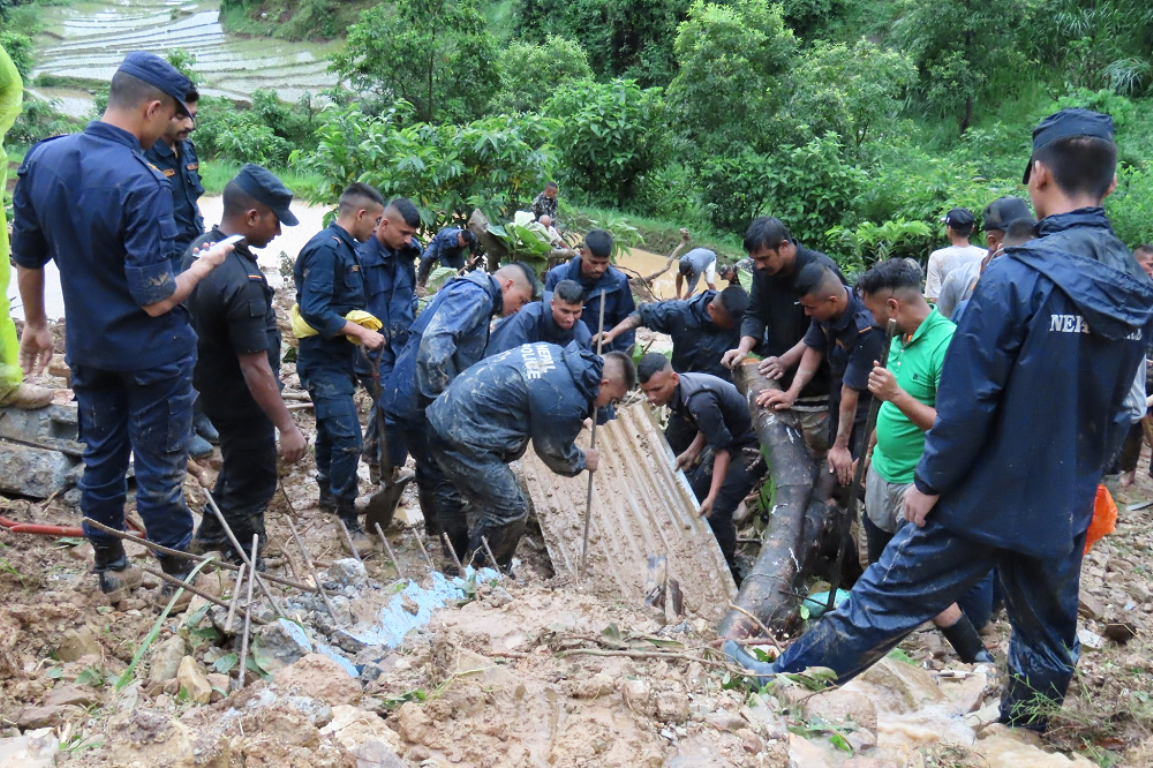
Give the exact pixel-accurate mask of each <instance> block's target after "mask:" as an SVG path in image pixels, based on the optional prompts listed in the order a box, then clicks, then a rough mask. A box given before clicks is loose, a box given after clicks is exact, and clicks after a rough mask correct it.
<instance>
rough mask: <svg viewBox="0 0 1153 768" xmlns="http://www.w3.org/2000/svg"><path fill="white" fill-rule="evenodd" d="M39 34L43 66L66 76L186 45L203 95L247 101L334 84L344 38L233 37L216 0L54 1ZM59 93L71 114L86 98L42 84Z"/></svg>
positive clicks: (103, 72) (107, 73)
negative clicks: (261, 94)
mask: <svg viewBox="0 0 1153 768" xmlns="http://www.w3.org/2000/svg"><path fill="white" fill-rule="evenodd" d="M44 12H45V23H44V27H45V31H44V33H43V34H41V35H40V36H39V37H38V38H37V40H36V48H37V51H36V52H37V64H38V66H37V68H36V71H35V74H36V75H39V74H41V73H44V74H49V75H57V76H61V77H69V78H78V79H83V80H92V81H94V82H107V81H108V80H109V78H111V77H112V74H113V73H114V72H115V71H116V67H117V65H118V64H119V63H120V60H121V59H122V58H123V57H124V54H125V53H127V52H128V51H133V50H145V51H154V52H156V53H158V54H161V55H164V54H166V53H168V52H169V51H171V50H173V49H175V48H183V49H185V50H187V51H189V52H190V53H192V54H194V55H195V56H196V70H197V72H199V73H200V74H201V76H202V77H203V78H204V81H205V86H204V87H203V88H202V89H201V91H202V92H203V93H206V94H209V95H213V96H225V97H229V98H232V99H237V100H247V99H248V98H249V97H250V96H251V95H252V92H253V91H255V90H257V89H258V88H268V89H275V90H276V91H277V92H278V93H279V94H280V97H281V98H282V99H284V100H285V101H295V100H296V99H298V98H299V97H300V96H302V95H303V94H304V93H306V92H313V93H315V92H317V91H319V90H321V89H324V88H327V87H329V86H331V85H334V84H335V83H336V76H335V75H333V74H331V73H329V72H328V71H327V67H328V64H327V61H326V57H327V56H328V54H329V53H331V52H332V51H333V50H334V49H335V48H336V47H338V46H339V45H340V43H327V44H315V43H301V42H287V41H282V40H275V39H270V38H246V37H242V36H237V35H229V34H226V33H225V32H224V29H223V28H222V27H221V25H220V4H219V3H218V2H199V3H196V2H193V3H190V2H184V1H182V0H121V2H113V1H106V2H92V3H80V4H76V5H71V6H67V7H49V8H45V9H44ZM36 90H37V91H38V92H42V93H43V94H44V95H46V96H50V97H53V98H60V99H61V100H62V102H64V106H65V107H66V108H67V109H68V111H69V112H73V113H76V112H77V110H78V109H80V107H81V106H82V104H80V103H77V102H83V98H82V97H79V98H78V96H77V91H76V90H75V89H54V88H38V89H36Z"/></svg>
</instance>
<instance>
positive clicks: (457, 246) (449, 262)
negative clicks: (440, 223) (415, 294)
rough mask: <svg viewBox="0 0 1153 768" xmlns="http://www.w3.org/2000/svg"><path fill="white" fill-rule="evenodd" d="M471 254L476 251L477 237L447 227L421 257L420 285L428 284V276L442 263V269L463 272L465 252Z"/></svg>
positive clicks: (418, 280) (438, 233) (418, 275)
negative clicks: (446, 268) (436, 265)
mask: <svg viewBox="0 0 1153 768" xmlns="http://www.w3.org/2000/svg"><path fill="white" fill-rule="evenodd" d="M466 250H467V251H468V252H469V253H470V254H472V253H474V252H475V251H476V235H474V234H473V233H472V232H470V231H468V230H467V229H463V228H461V227H447V228H445V229H442V230H441V231H439V232H437V233H436V237H434V238H432V242H431V243H429V244H428V247H427V248H425V249H424V253H422V254H421V255H420V270H419V271H418V272H417V275H416V281H417V283H418V284H419V285H424V284H425V283H427V282H428V275H429V273H430V272H432V268H433V265H434V264H436V263H437V262H440V265H441V266H442V267H452V268H453V269H455V270H458V271H459V270H462V269H464V268H465V266H466V261H465V256H464V252H465V251H466Z"/></svg>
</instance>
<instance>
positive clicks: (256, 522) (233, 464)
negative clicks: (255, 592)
mask: <svg viewBox="0 0 1153 768" xmlns="http://www.w3.org/2000/svg"><path fill="white" fill-rule="evenodd" d="M208 417H209V418H210V419H212V424H213V425H214V426H215V427H216V430H217V431H218V432H219V433H220V454H221V457H222V458H223V463H222V465H221V467H220V474H219V475H217V476H216V485H215V487H213V489H212V497H213V499H215V500H216V504H217V506H219V507H220V511H221V512H222V513H223V514H224V519H225V520H227V521H228V527H229V528H231V529H232V532H233V534H235V535H236V540H237V541H239V542H240V546H242V547H244V548H245V551H248V549H249V547H251V546H252V536H253V534H255V535H257V536H259V537H260V548H259V550H258V553H259V551H262V550H263V549H264V544H265V541H266V540H267V538H268V537H267V535H266V534H265V532H264V510H265V509H267V508H268V502H270V501H272V496H273V494H275V493H276V427H274V426H273V424H272V422H271V421H270V420H269V419H268V417H267V416H265V415H264V413H263V412H260V413H257V414H255V415H253V416H249V417H245V418H239V419H237V418H225V417H224V416H220V415H218V414H212V413H209V414H208ZM196 545H197V548H200V549H203V550H209V549H218V550H220V551H221V552H224V553H226V555H227V556H228V558H229V559H230V560H232V561H233V562H239V561H240V559H241V558H240V557H239V555H237V554H236V553H234V552H233V551H232V545H231V543H230V542H229V541H228V535H227V534H226V533H225V532H224V529H223V528H222V527H221V525H220V523H219V521H217V519H216V515H214V514H212V512H211V511H210V510H206V511H205V513H204V516H203V519H202V521H201V523H200V527H199V528H197V529H196Z"/></svg>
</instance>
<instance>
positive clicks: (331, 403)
mask: <svg viewBox="0 0 1153 768" xmlns="http://www.w3.org/2000/svg"><path fill="white" fill-rule="evenodd" d="M310 362H311V361H309V362H305V360H303V359H301V360H299V362H298V363H297V366H296V370H297V373H298V374H299V375H300V383H301V384H303V385H304V388H305V389H307V390H308V394H309V395H310V396H311V397H312V407H313V408H314V409H315V411H316V482H317V484H318V485H319V486H320V488H321V490H322V491H323V490H324V489H325V488H327V489H328V490H329V491H331V492H332V495H333V496H334V497H336V500H337V502H338V503H339V502H341V501H344V502H348V503H352V502H354V501H356V491H357V482H356V468H357V465H358V464H359V463H360V448H361V440H360V415H359V414H358V413H357V412H356V402H355V401H354V400H353V399H352V395H353V392H354V391H355V390H356V379H355V377H354V375H353V373H352V365H351V364H346V365H334V364H329V365H325V364H320V365H317V364H310ZM218 428H219V427H218Z"/></svg>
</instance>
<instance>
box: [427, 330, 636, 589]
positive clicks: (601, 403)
mask: <svg viewBox="0 0 1153 768" xmlns="http://www.w3.org/2000/svg"><path fill="white" fill-rule="evenodd" d="M635 379H636V371H635V370H634V369H633V361H632V360H630V359H629V358H628V357H627V356H626V355H623V354H621V353H620V352H609V353H608V354H606V355H605V357H604V359H603V360H602V359H601V358H600V357H597V355H596V354H594V353H593V352H590V351H589V350H587V349H582V348H581V347H580V346H578V345H576V344H569V345H568V346H567V347H559V346H557V345H555V344H547V343H536V344H525V345H523V346H520V347H517V348H516V349H511V350H509V351H507V352H504V353H502V354H500V355H497V356H496V357H490V358H488V359H487V360H483V361H481V362H480V363H477V364H476V365H474V366H473V367H471V368H469V369H468V370H467V371H465V372H464V373H462V374H461V375H460V376H458V377H457V378H456V380H455V381H453V383H452V384H451V385H450V386H449V388H448V389H447V390H445V392H444V394H443V395H441V396H440V397H439V398H437V399H436V402H434V403H433V404H432V405H431V406H430V407H429V409H428V420H429V425H430V427H431V431H432V434H431V436H430V441H431V447H432V455H433V456H434V457H435V458H436V463H437V465H438V466H440V468H441V469H442V471H443V472H444V474H445V476H446V477H447V478H448V479H449V481H451V482H452V484H453V485H454V486H455V487H456V490H457V491H458V492H459V494H460V496H461V497H462V498H464V499H465V500H466V501H467V502H468V506H469V510H470V511H472V512H475V513H476V515H477V520H476V524H475V525H473V526H472V528H471V530H469V528H468V523H467V520H465V509H464V508H463V507H461V506H459V505H458V506H457V507H455V510H454V514H455V515H456V517H455V518H454V519H453V520H452V521H451V522H450V523H449V527H450V529H455V530H463V531H464V532H465V534H464V536H462V537H461V540H462V541H464V542H466V544H464V546H463V547H457V545H456V544H455V543H454V545H453V546H454V547H456V548H457V554H458V555H459V556H460V557H461V558H462V560H463V561H465V562H467V560H464V558H465V556H466V555H467V556H468V560H471V559H472V553H474V552H475V553H477V559H478V560H479V561H480V562H482V563H484V564H485V565H492V564H491V563H488V562H487V561H486V552H485V542H487V544H488V548H489V549H491V550H492V555H493V557H495V558H496V564H495V565H496V566H498V567H501V568H507V567H508V566H509V565H510V563H511V562H512V557H513V554H515V552H516V547H517V544H518V543H519V542H520V539H521V536H522V535H523V534H524V528H525V522H526V521H527V520H528V502H527V501H526V500H525V497H524V492H523V491H522V490H521V486H520V483H519V482H518V481H517V478H516V475H515V474H513V471H512V470H511V469H510V468H509V466H508V465H509V462H511V461H515V460H516V459H519V458H520V457H521V456H523V455H524V453H525V451H526V450H527V449H528V444H529V441H530V440H531V441H532V445H533V450H534V451H535V452H536V454H537V456H539V457H540V458H541V461H543V462H544V463H545V465H546V466H547V467H548V468H549V469H551V470H552V471H553V472H556V473H557V474H558V475H562V476H564V477H574V476H576V475H578V474H580V473H581V472H582V471H583V470H586V469H587V470H588V471H589V472H595V471H596V468H597V462H598V459H597V453H596V450H595V449H593V448H589V449H587V450H583V451H582V450H581V449H580V448H577V447H576V445H575V441H576V438H577V436H578V435H579V434H580V431H581V428H582V426H583V424H584V420H585V418H586V417H587V416H588V415H589V413H590V410H591V409H592V408H605V407H608V406H610V405H612V404H613V403H616V402H617V401H619V400H620V399H621V398H622V397H624V396H625V394H626V393H627V392H628V391H629V390H630V389H631V388H632V385H633V382H634V381H635Z"/></svg>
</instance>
